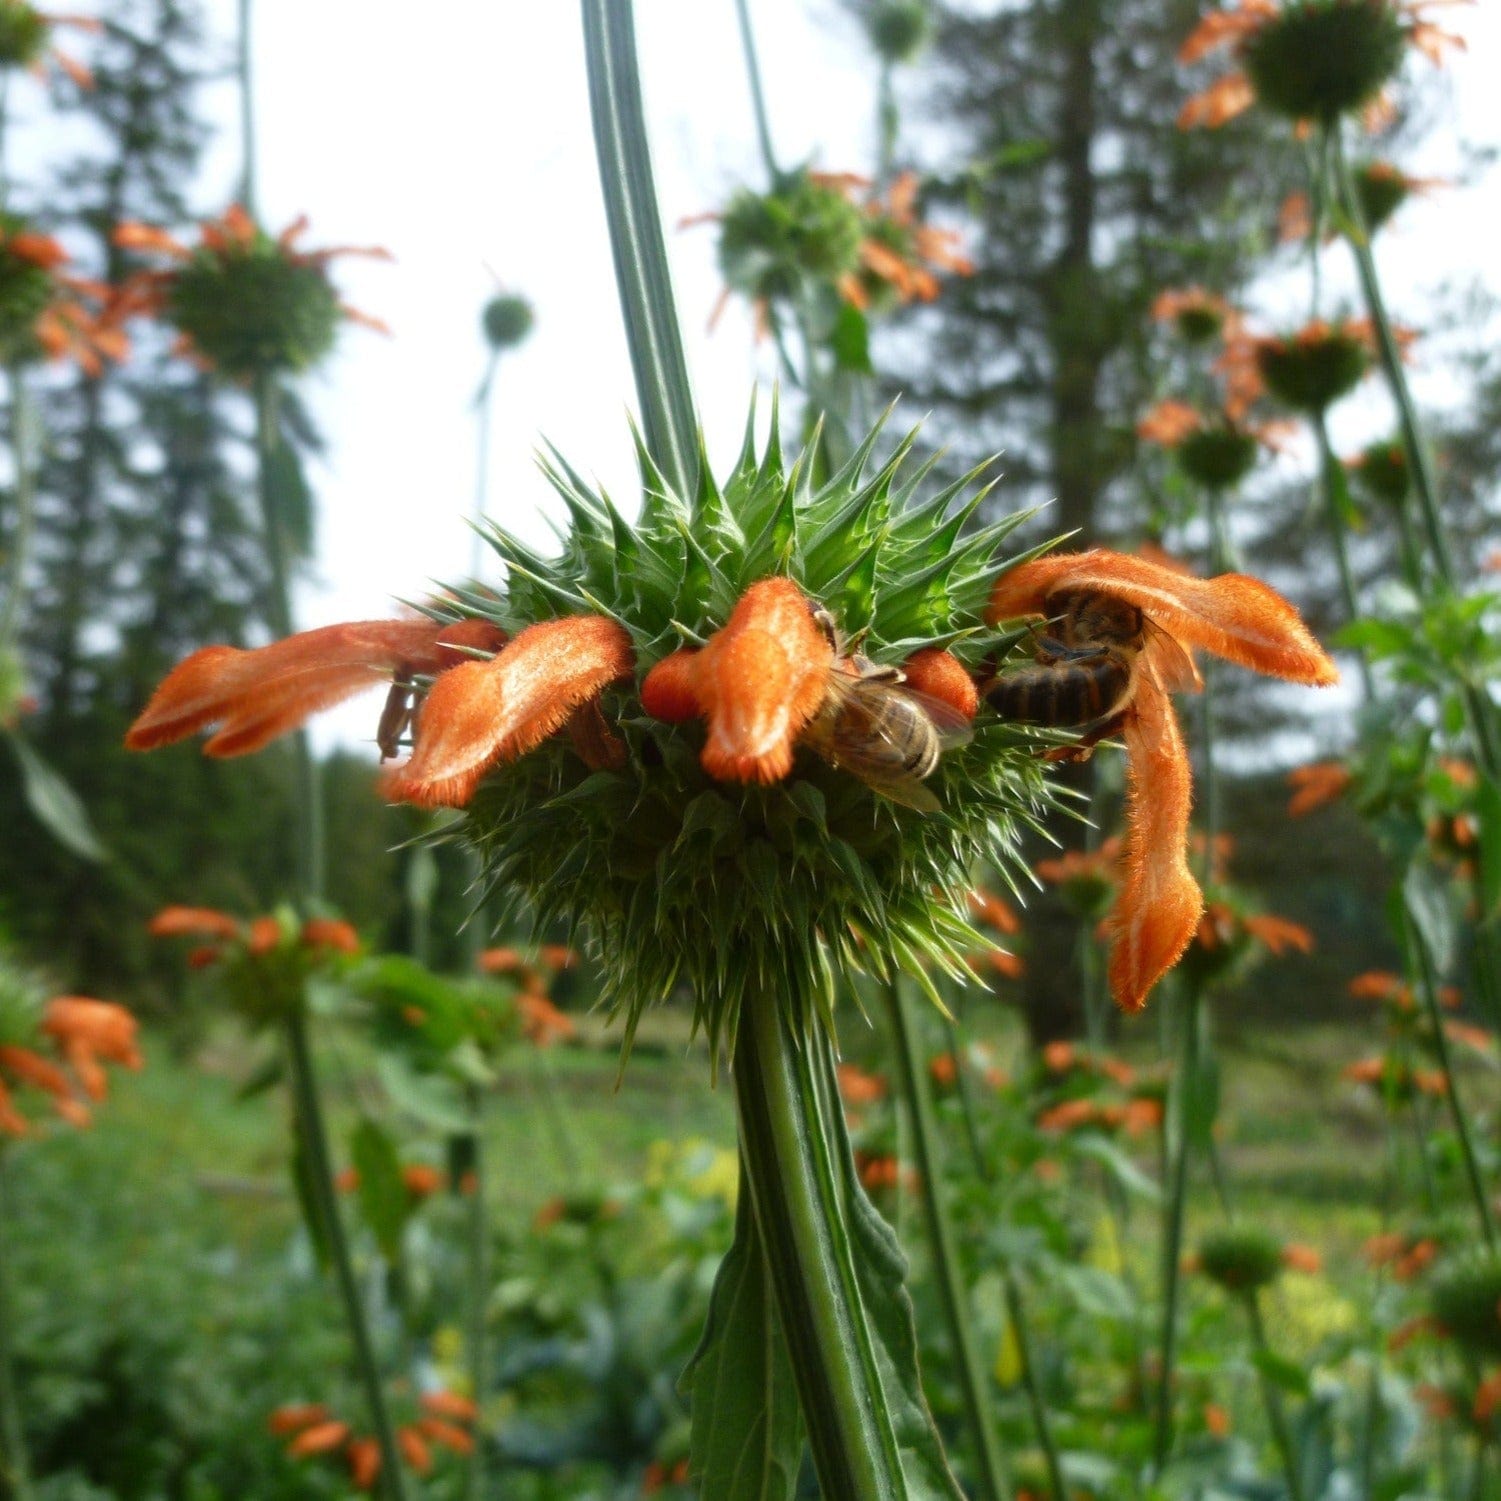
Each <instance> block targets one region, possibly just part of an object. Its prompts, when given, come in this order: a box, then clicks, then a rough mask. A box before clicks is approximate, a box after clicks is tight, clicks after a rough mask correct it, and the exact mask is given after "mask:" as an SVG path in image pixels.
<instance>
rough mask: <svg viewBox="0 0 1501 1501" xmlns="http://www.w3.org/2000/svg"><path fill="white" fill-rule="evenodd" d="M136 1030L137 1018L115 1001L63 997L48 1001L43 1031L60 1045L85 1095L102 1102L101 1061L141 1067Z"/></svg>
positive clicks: (102, 1076) (126, 1066)
mask: <svg viewBox="0 0 1501 1501" xmlns="http://www.w3.org/2000/svg"><path fill="white" fill-rule="evenodd" d="M136 1027H137V1023H136V1019H135V1017H133V1016H132V1015H131V1014H130V1012H128V1011H127V1010H126V1009H125V1008H124V1007H123V1006H117V1005H115V1003H114V1002H113V1001H96V1000H94V999H92V998H91V997H89V996H82V995H60V996H55V997H53V999H52V1000H50V1001H48V1002H47V1009H46V1011H45V1012H43V1014H42V1026H41V1030H42V1031H43V1033H45V1034H46V1035H47V1036H48V1037H50V1038H52V1039H53V1040H54V1041H55V1042H56V1043H57V1046H58V1048H59V1050H60V1051H61V1052H62V1055H63V1057H64V1058H66V1059H67V1060H68V1066H69V1068H71V1069H72V1070H73V1072H74V1073H75V1074H76V1075H77V1076H78V1082H79V1083H80V1084H81V1085H83V1088H84V1092H85V1093H86V1094H87V1095H88V1096H89V1097H90V1098H91V1099H95V1100H102V1099H103V1098H104V1095H105V1089H106V1082H105V1077H104V1070H103V1069H102V1068H101V1067H100V1066H99V1060H100V1059H104V1060H105V1061H106V1062H109V1063H118V1064H119V1065H120V1066H121V1067H122V1068H129V1069H139V1068H140V1067H141V1064H142V1058H141V1052H140V1049H139V1048H138V1047H137V1046H136Z"/></svg>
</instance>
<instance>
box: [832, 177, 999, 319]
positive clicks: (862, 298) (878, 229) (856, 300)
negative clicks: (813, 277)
mask: <svg viewBox="0 0 1501 1501" xmlns="http://www.w3.org/2000/svg"><path fill="white" fill-rule="evenodd" d="M850 181H852V182H853V181H855V179H850ZM920 187H921V182H920V181H919V179H918V176H917V174H916V173H915V172H903V173H901V174H900V175H899V176H898V177H897V178H896V180H895V181H894V182H893V183H892V184H891V186H890V188H888V189H887V192H886V197H885V199H884V201H883V200H882V198H881V196H880V195H879V194H876V195H874V196H872V197H871V198H870V199H869V200H868V201H867V202H866V204H865V218H866V232H865V235H864V237H863V238H862V239H861V241H860V251H859V254H860V264H861V266H862V268H863V271H864V274H863V275H847V276H844V277H841V278H840V282H839V290H840V292H841V293H842V294H843V296H844V297H845V299H846V300H847V301H848V302H849V303H850V304H851V305H852V306H854V307H857V308H859V309H860V310H861V311H862V312H863V311H865V310H866V309H868V308H869V307H870V303H871V294H872V293H873V292H878V291H880V290H882V289H887V288H889V289H890V291H891V292H893V293H895V295H896V299H897V301H898V302H933V301H935V300H936V298H937V296H938V277H937V275H936V274H935V271H947V272H950V273H952V274H953V275H955V276H972V275H973V274H974V269H975V266H974V262H973V261H971V260H970V259H969V257H968V256H966V255H964V254H963V253H962V252H961V251H960V249H959V243H960V239H959V236H958V234H956V233H955V232H954V231H953V230H948V229H935V228H933V226H932V225H930V224H924V223H922V222H921V220H919V219H918V217H917V195H918V190H919V188H920Z"/></svg>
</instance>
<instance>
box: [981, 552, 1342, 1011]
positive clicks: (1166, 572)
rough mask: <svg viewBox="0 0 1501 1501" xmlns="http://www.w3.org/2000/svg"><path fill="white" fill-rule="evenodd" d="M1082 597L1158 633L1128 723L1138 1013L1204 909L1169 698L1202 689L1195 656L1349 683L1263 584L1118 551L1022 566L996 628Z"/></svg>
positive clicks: (1128, 879) (1002, 597)
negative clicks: (1195, 651) (1130, 614)
mask: <svg viewBox="0 0 1501 1501" xmlns="http://www.w3.org/2000/svg"><path fill="white" fill-rule="evenodd" d="M1081 593H1082V594H1099V595H1102V596H1105V597H1107V598H1111V599H1119V600H1123V601H1125V602H1126V603H1128V604H1131V605H1135V606H1136V607H1137V608H1138V609H1139V610H1140V611H1141V612H1142V615H1143V617H1144V618H1145V620H1146V621H1148V622H1150V624H1151V626H1152V628H1153V630H1152V633H1151V634H1150V635H1148V636H1146V637H1145V638H1144V642H1143V646H1142V649H1141V651H1140V652H1139V654H1138V655H1137V656H1136V659H1135V662H1134V664H1133V668H1132V672H1133V678H1134V683H1135V691H1134V693H1133V695H1132V698H1131V701H1130V704H1129V706H1128V708H1127V709H1126V712H1125V719H1124V723H1123V725H1122V735H1123V738H1124V740H1125V743H1126V758H1127V795H1126V839H1125V848H1124V852H1123V855H1122V865H1123V869H1124V875H1123V878H1122V881H1121V885H1120V890H1119V894H1118V896H1117V898H1116V904H1115V910H1114V913H1113V915H1112V919H1111V924H1112V933H1113V939H1114V947H1113V952H1112V954H1111V959H1110V985H1111V990H1112V992H1113V994H1114V995H1115V998H1116V1001H1117V1003H1118V1004H1119V1005H1121V1006H1122V1007H1124V1008H1125V1009H1127V1010H1131V1011H1134V1010H1138V1009H1139V1008H1140V1007H1141V1006H1142V1005H1144V1004H1145V1002H1146V998H1147V994H1148V992H1150V990H1151V988H1152V986H1153V985H1155V984H1156V982H1157V981H1158V979H1160V978H1161V976H1162V975H1163V974H1164V973H1166V971H1167V970H1168V969H1170V968H1171V967H1172V966H1173V964H1175V963H1176V962H1177V959H1178V957H1179V955H1181V954H1182V952H1183V950H1184V949H1185V948H1186V947H1187V946H1188V943H1189V942H1190V940H1191V939H1192V938H1193V936H1194V933H1195V932H1196V931H1197V928H1198V924H1199V917H1200V915H1201V913H1202V910H1203V900H1204V899H1203V893H1202V892H1201V891H1200V890H1199V886H1198V883H1197V882H1196V881H1195V880H1194V878H1193V875H1192V873H1191V872H1190V870H1189V868H1188V860H1187V841H1188V816H1189V805H1190V801H1191V795H1192V787H1191V773H1190V769H1189V763H1188V756H1187V753H1186V751H1185V749H1184V746H1183V739H1182V735H1181V732H1180V730H1179V727H1178V720H1177V716H1176V715H1175V714H1174V712H1173V707H1172V701H1171V699H1170V698H1169V696H1168V695H1169V694H1170V693H1171V692H1173V691H1176V690H1182V689H1188V690H1194V689H1197V688H1198V687H1199V686H1200V685H1199V682H1198V674H1197V672H1196V671H1195V670H1194V668H1193V664H1192V661H1191V660H1190V659H1189V658H1188V656H1187V654H1186V652H1185V651H1184V649H1183V648H1184V646H1188V647H1202V648H1203V649H1204V650H1206V651H1212V652H1214V653H1216V654H1217V655H1219V656H1222V657H1225V658H1226V659H1227V660H1229V661H1232V662H1236V663H1239V664H1240V665H1242V666H1245V667H1251V668H1254V669H1256V670H1257V671H1259V672H1265V673H1269V674H1271V675H1272V676H1275V677H1281V678H1286V679H1288V680H1289V681H1292V682H1300V683H1311V684H1318V685H1327V684H1330V683H1333V682H1335V681H1337V679H1338V676H1339V674H1338V673H1337V672H1336V670H1335V667H1334V664H1333V663H1332V662H1331V661H1330V660H1329V657H1328V656H1327V655H1326V654H1325V652H1324V650H1323V648H1322V647H1320V646H1319V644H1318V643H1317V642H1316V641H1315V640H1314V639H1313V637H1312V636H1311V635H1310V634H1309V632H1308V630H1307V628H1306V627H1305V626H1304V624H1303V622H1302V620H1301V619H1300V618H1299V616H1298V613H1297V611H1296V610H1294V609H1293V607H1292V606H1291V605H1290V604H1288V602H1287V601H1286V600H1285V599H1283V598H1282V596H1281V595H1279V594H1278V593H1277V592H1276V591H1275V590H1273V589H1271V588H1269V587H1268V586H1267V585H1266V584H1263V583H1262V582H1260V580H1258V579H1253V578H1249V577H1247V576H1246V575H1244V574H1235V573H1227V574H1222V575H1221V576H1220V577H1218V578H1213V579H1196V578H1192V577H1189V576H1187V575H1184V574H1181V573H1178V572H1176V571H1175V570H1173V569H1171V568H1167V567H1164V566H1162V565H1161V564H1157V563H1151V562H1147V561H1145V560H1144V559H1141V558H1131V557H1126V556H1123V555H1120V554H1115V553H1108V552H1100V551H1095V552H1085V553H1054V554H1051V555H1048V556H1045V557H1041V558H1036V559H1034V560H1033V561H1031V562H1029V563H1024V564H1022V565H1021V567H1019V568H1016V569H1013V570H1012V571H1011V572H1010V573H1009V574H1007V575H1006V576H1005V577H1004V578H1002V579H1001V581H1000V582H999V583H998V584H997V585H996V588H995V591H994V593H993V594H992V596H991V601H990V609H989V611H988V612H987V619H989V620H990V621H991V622H992V623H995V622H999V621H1002V620H1014V619H1017V618H1019V617H1022V616H1027V615H1042V616H1053V615H1056V614H1058V613H1059V609H1058V602H1059V601H1060V600H1061V599H1062V598H1064V597H1065V596H1067V595H1069V594H1074V595H1077V594H1081Z"/></svg>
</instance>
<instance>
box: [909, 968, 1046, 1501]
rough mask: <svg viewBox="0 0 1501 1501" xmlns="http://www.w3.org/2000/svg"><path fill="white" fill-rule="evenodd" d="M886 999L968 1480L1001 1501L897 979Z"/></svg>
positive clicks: (997, 1464)
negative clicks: (963, 1423)
mask: <svg viewBox="0 0 1501 1501" xmlns="http://www.w3.org/2000/svg"><path fill="white" fill-rule="evenodd" d="M881 989H882V991H883V993H884V995H885V998H886V1010H887V1015H888V1017H889V1018H890V1023H891V1037H892V1042H893V1043H894V1044H895V1049H894V1051H895V1053H896V1062H897V1072H898V1077H899V1078H900V1080H901V1088H902V1094H903V1095H904V1096H905V1098H906V1101H907V1108H908V1113H909V1115H910V1117H911V1121H912V1148H913V1158H914V1163H915V1166H916V1168H917V1173H918V1195H919V1197H920V1198H921V1201H922V1207H923V1218H924V1219H925V1221H926V1222H927V1229H928V1246H929V1249H930V1251H931V1253H932V1271H933V1280H934V1281H935V1282H936V1283H937V1285H938V1296H939V1301H940V1303H941V1304H942V1305H943V1316H944V1319H945V1321H946V1322H947V1324H948V1326H949V1342H950V1344H951V1345H952V1346H953V1352H954V1370H955V1373H956V1374H957V1376H958V1378H959V1394H960V1397H961V1399H962V1400H963V1403H964V1412H965V1416H966V1417H967V1418H968V1420H969V1426H970V1437H971V1439H972V1440H973V1442H974V1448H975V1457H976V1459H977V1460H978V1466H977V1469H976V1472H975V1473H976V1478H977V1480H978V1494H979V1495H980V1496H981V1497H982V1498H985V1501H1007V1498H1008V1497H1009V1495H1010V1487H1009V1486H1008V1485H1007V1484H1006V1474H1005V1465H1004V1462H1003V1460H1002V1458H1001V1452H1000V1446H999V1444H998V1443H997V1441H996V1423H995V1415H994V1414H993V1413H992V1412H991V1410H990V1393H989V1389H988V1387H987V1385H986V1377H985V1371H984V1369H983V1368H982V1367H981V1364H980V1359H979V1356H978V1354H977V1353H976V1351H975V1342H974V1338H973V1335H972V1334H971V1332H970V1331H971V1326H972V1324H973V1322H974V1314H973V1310H972V1309H970V1308H969V1306H968V1294H967V1292H966V1291H965V1286H964V1276H963V1272H962V1270H961V1268H960V1266H959V1256H958V1251H957V1248H956V1246H955V1244H954V1230H953V1226H952V1225H951V1224H950V1222H949V1215H948V1206H947V1205H946V1204H945V1203H944V1199H943V1182H942V1178H943V1156H942V1149H941V1147H940V1145H939V1139H938V1129H937V1124H936V1122H935V1120H934V1114H933V1096H932V1090H931V1089H930V1088H929V1085H928V1074H927V1070H926V1068H925V1067H924V1066H923V1059H922V1053H921V1050H920V1048H919V1046H918V1041H917V1031H918V1027H917V1022H918V1019H917V1018H916V1017H915V1016H914V1015H913V1014H912V1001H911V999H910V997H908V996H906V995H904V994H903V992H902V987H901V984H900V982H899V981H896V980H889V981H887V982H886V983H885V984H884V985H883V986H882V987H881ZM952 1056H953V1059H954V1064H955V1069H956V1079H955V1082H956V1083H957V1082H958V1080H957V1075H958V1074H960V1073H963V1071H964V1068H963V1064H962V1062H961V1061H960V1056H959V1053H958V1051H957V1050H955V1052H954V1053H953V1055H952ZM1044 1442H1045V1443H1046V1441H1045V1440H1044ZM1059 1494H1060V1501H1061V1492H1060V1493H1059Z"/></svg>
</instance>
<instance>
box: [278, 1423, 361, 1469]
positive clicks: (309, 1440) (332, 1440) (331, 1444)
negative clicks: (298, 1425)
mask: <svg viewBox="0 0 1501 1501" xmlns="http://www.w3.org/2000/svg"><path fill="white" fill-rule="evenodd" d="M348 1437H349V1424H348V1423H344V1422H341V1421H340V1420H339V1419H338V1418H331V1419H329V1420H328V1421H327V1422H323V1423H315V1424H314V1425H313V1426H312V1427H311V1428H307V1429H304V1430H303V1432H301V1433H299V1434H298V1435H297V1437H296V1438H294V1439H293V1440H292V1442H291V1443H290V1444H288V1445H287V1453H288V1454H289V1455H290V1456H291V1457H292V1458H293V1459H305V1458H306V1457H307V1456H308V1455H310V1454H327V1453H328V1451H329V1450H330V1449H337V1448H340V1447H341V1446H342V1445H343V1443H344V1440H345V1439H347V1438H348Z"/></svg>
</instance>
